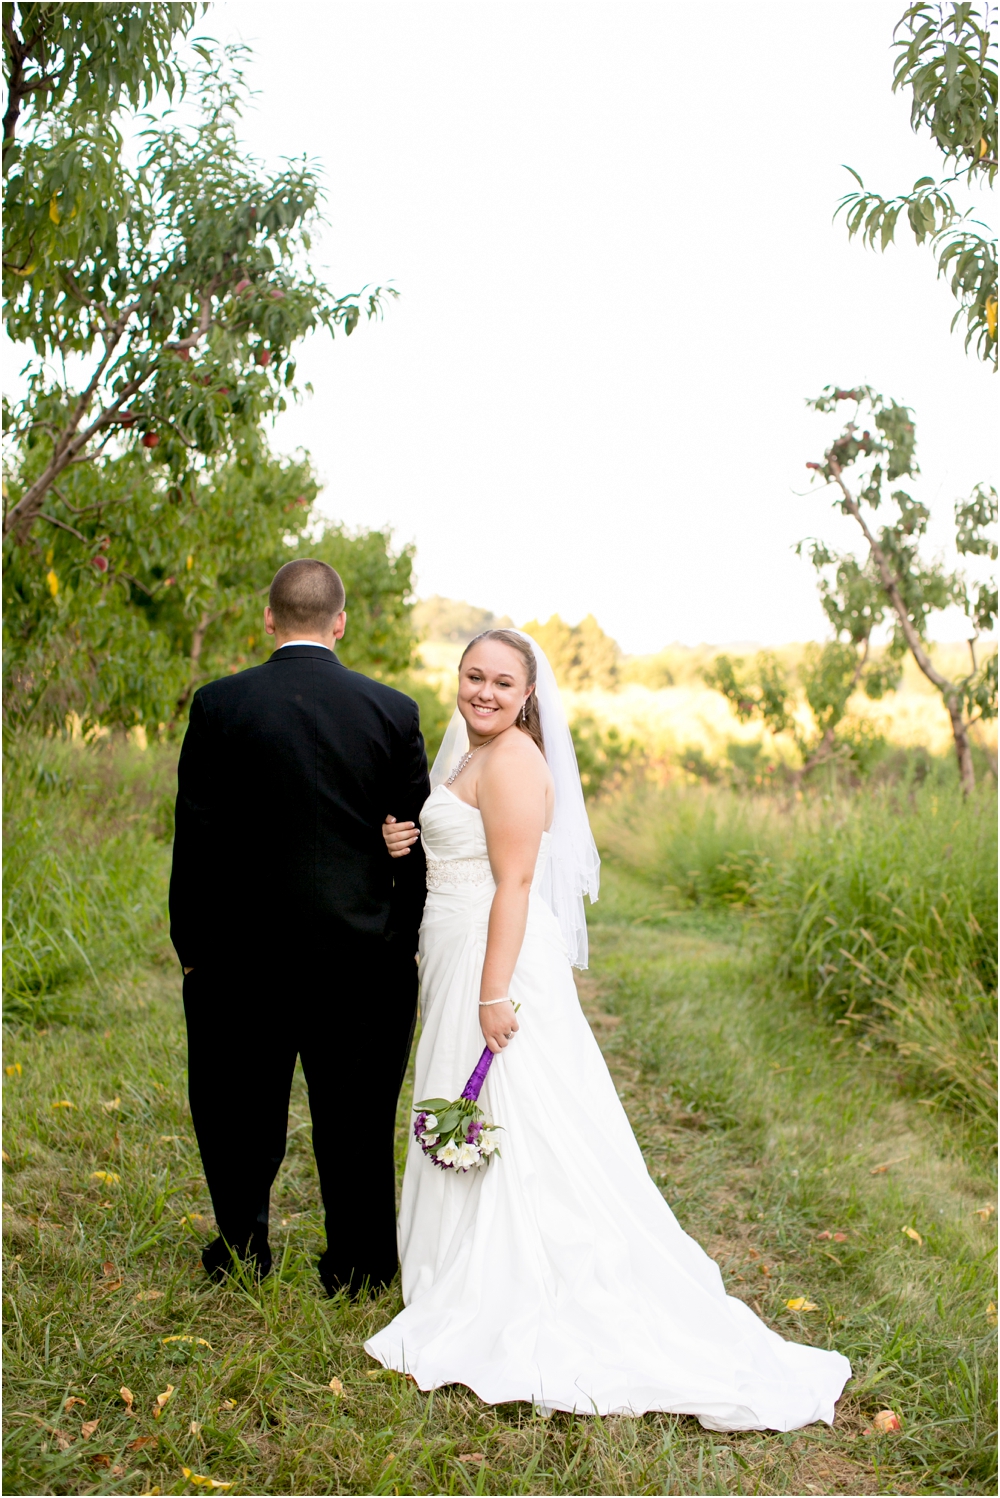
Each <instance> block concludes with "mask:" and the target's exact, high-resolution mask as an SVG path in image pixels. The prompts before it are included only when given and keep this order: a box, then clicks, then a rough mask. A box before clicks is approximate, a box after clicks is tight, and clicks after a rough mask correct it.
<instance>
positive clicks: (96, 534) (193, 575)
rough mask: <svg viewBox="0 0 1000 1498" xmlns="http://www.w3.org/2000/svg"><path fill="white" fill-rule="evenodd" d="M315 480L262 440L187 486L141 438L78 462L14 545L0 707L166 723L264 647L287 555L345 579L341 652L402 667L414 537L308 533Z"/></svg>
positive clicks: (31, 715)
mask: <svg viewBox="0 0 1000 1498" xmlns="http://www.w3.org/2000/svg"><path fill="white" fill-rule="evenodd" d="M317 490H318V486H317V483H316V480H315V478H314V477H313V474H312V471H311V469H310V467H309V464H308V461H307V460H305V459H303V458H300V459H295V460H289V459H283V460H278V459H274V458H271V457H269V456H268V455H267V454H266V453H260V454H258V455H257V457H256V459H255V460H253V461H251V460H250V459H249V458H243V459H240V460H237V461H235V462H232V463H229V464H227V465H224V466H222V467H221V468H219V469H217V470H215V471H214V472H213V473H212V474H211V475H210V476H203V477H199V478H198V479H197V480H196V481H193V482H192V483H191V484H190V485H189V486H187V487H186V488H183V489H182V488H180V487H179V486H176V485H171V484H168V483H167V482H166V481H165V479H164V478H163V476H162V475H160V474H158V473H155V472H154V473H153V474H152V475H151V474H150V473H149V472H148V471H147V468H146V465H145V463H144V461H143V459H142V458H141V457H139V456H138V455H137V454H135V453H134V452H132V453H125V454H123V455H122V456H121V457H119V458H116V459H108V460H106V461H105V462H104V463H103V464H102V465H101V466H100V467H96V468H95V467H93V466H91V465H89V464H86V465H81V466H80V467H77V468H74V469H72V470H71V471H70V473H69V474H68V475H67V477H66V480H65V481H64V483H63V484H61V485H59V486H58V488H57V492H56V493H55V494H54V495H53V497H52V499H50V501H49V504H48V506H47V508H46V514H48V515H50V516H51V517H52V518H53V520H57V521H58V522H59V523H58V524H53V525H52V526H51V528H49V529H48V530H47V532H46V534H45V535H44V537H42V536H38V535H33V537H32V539H31V541H30V543H29V544H28V545H27V546H20V547H13V546H10V545H8V564H7V567H6V570H5V573H4V602H5V630H6V642H7V650H6V659H5V671H6V678H5V681H6V692H5V713H6V718H7V721H8V722H9V723H12V724H14V725H18V724H27V723H31V724H33V725H35V726H36V727H39V726H41V727H52V728H61V727H62V725H63V723H64V721H65V719H66V715H67V713H70V712H73V713H76V714H77V715H78V716H79V718H80V719H81V722H82V724H83V726H84V727H85V728H86V727H89V726H91V725H93V724H104V725H105V726H123V727H130V726H132V725H133V724H136V723H138V724H142V725H143V727H144V728H146V729H149V730H152V731H156V730H157V729H158V728H159V726H160V725H162V724H171V723H173V722H174V721H175V719H177V718H178V717H179V715H181V714H182V713H183V711H184V709H185V707H186V704H187V702H188V701H189V699H190V696H191V693H192V692H193V691H194V690H195V688H196V687H197V686H198V685H199V684H200V682H202V681H205V680H208V679H210V678H212V677H215V676H219V675H222V674H224V673H225V672H227V671H230V670H236V669H239V668H240V667H242V666H246V665H253V664H255V663H258V662H260V661H262V660H265V659H266V658H267V656H268V654H269V653H270V650H271V648H272V643H273V642H272V641H271V640H270V639H269V638H268V636H267V635H266V634H265V633H264V628H263V621H262V615H263V608H264V604H265V603H266V601H267V589H268V587H269V585H270V581H271V578H272V577H273V575H274V573H275V572H276V571H277V569H278V568H279V567H280V566H282V565H283V563H285V562H287V561H289V560H291V559H292V558H293V557H295V556H306V555H309V556H319V557H320V558H321V559H322V560H324V561H327V562H329V563H330V564H331V565H332V566H335V567H336V568H337V570H338V571H339V572H340V573H341V576H342V577H343V578H344V583H345V587H346V589H347V595H348V610H349V617H348V629H347V634H346V637H345V639H344V642H343V645H342V647H341V654H342V657H343V659H344V662H345V664H346V665H349V666H352V667H354V668H355V669H358V670H363V671H366V672H368V673H370V674H372V675H376V676H394V675H398V674H399V673H401V672H405V671H406V670H407V669H408V667H409V664H410V659H411V655H412V650H413V631H412V627H411V624H410V611H411V597H410V590H411V580H412V568H413V554H412V550H411V549H410V548H403V550H402V551H401V552H399V553H398V554H394V553H393V552H392V550H391V545H390V538H389V536H388V535H387V534H385V533H383V532H381V531H370V532H368V531H362V532H358V533H356V534H354V533H349V532H347V531H345V530H344V529H343V528H342V527H339V526H327V527H326V528H325V530H323V531H321V532H320V534H319V535H318V536H317V537H315V538H314V539H310V538H309V536H308V534H307V528H310V527H311V523H312V522H311V511H312V506H313V502H314V499H315V497H316V494H317Z"/></svg>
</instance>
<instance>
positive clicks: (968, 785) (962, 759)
mask: <svg viewBox="0 0 1000 1498" xmlns="http://www.w3.org/2000/svg"><path fill="white" fill-rule="evenodd" d="M945 707H946V708H947V709H948V716H949V717H950V718H951V731H952V734H953V735H954V739H955V753H956V755H957V756H958V778H959V779H960V780H961V782H962V791H963V793H964V794H965V795H966V796H967V795H968V794H969V792H970V791H973V790H975V788H976V769H975V766H974V764H973V763H972V743H971V740H970V739H969V729H968V726H967V724H966V722H965V718H964V716H963V714H962V699H961V698H960V697H959V696H958V695H957V693H956V694H953V695H952V696H950V697H946V698H945Z"/></svg>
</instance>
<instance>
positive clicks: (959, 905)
mask: <svg viewBox="0 0 1000 1498" xmlns="http://www.w3.org/2000/svg"><path fill="white" fill-rule="evenodd" d="M594 822H595V829H596V832H597V835H598V841H599V843H600V845H601V848H602V851H603V852H604V854H605V856H608V857H610V858H612V859H615V860H617V861H618V862H620V863H622V864H624V865H625V866H627V867H630V868H631V869H633V870H634V871H635V872H637V873H639V874H641V875H642V876H643V877H644V878H645V879H647V880H649V881H650V882H652V883H653V884H654V885H656V886H657V887H658V888H659V890H660V891H661V892H662V895H663V899H664V902H665V903H666V904H675V905H676V904H679V905H730V906H741V907H744V908H746V909H748V910H750V911H752V912H753V913H754V915H755V918H756V921H757V925H758V929H759V930H760V931H761V932H762V934H763V936H764V939H765V940H764V948H763V950H764V952H765V953H766V959H767V961H768V962H769V963H770V965H771V968H772V970H773V972H774V973H775V975H776V977H778V978H780V979H782V980H784V981H785V982H786V983H790V984H791V985H792V986H793V987H794V988H795V989H797V990H798V991H799V992H801V993H804V994H806V995H808V996H809V997H810V998H811V999H813V1000H814V1001H816V1003H817V1004H818V1005H819V1006H820V1007H821V1009H822V1011H823V1012H825V1013H826V1014H827V1015H828V1017H829V1019H830V1020H831V1022H832V1023H834V1024H837V1025H839V1026H841V1027H843V1028H844V1029H845V1030H846V1031H848V1032H851V1031H857V1032H859V1033H862V1032H863V1034H864V1035H865V1036H866V1037H867V1041H868V1042H870V1041H871V1040H872V1039H878V1040H881V1041H883V1042H885V1043H888V1044H891V1045H892V1046H894V1047H895V1048H896V1050H897V1052H898V1054H899V1057H900V1060H901V1062H902V1064H903V1066H904V1067H905V1068H906V1070H907V1071H908V1072H909V1073H911V1074H912V1076H913V1078H914V1080H915V1081H919V1082H920V1085H922V1086H924V1087H925V1088H928V1087H929V1088H930V1090H931V1095H932V1098H937V1099H939V1100H944V1099H950V1100H951V1101H952V1102H955V1103H958V1104H960V1105H961V1106H962V1107H963V1108H966V1109H971V1110H972V1111H973V1112H974V1113H977V1114H979V1115H981V1116H982V1117H983V1118H986V1117H992V1116H993V1115H994V1113H995V1108H996V1102H997V1087H996V1074H997V1072H996V1065H997V1047H996V989H997V970H996V952H997V904H996V890H997V840H996V792H995V789H993V788H983V789H980V790H979V791H978V792H977V793H976V795H975V796H972V797H969V798H968V799H965V798H963V797H962V795H961V793H960V791H959V788H958V786H957V785H956V784H954V783H953V782H951V781H949V780H948V779H945V778H944V777H942V776H935V777H932V778H928V779H927V780H925V781H924V782H923V783H922V784H916V783H910V784H909V785H905V784H904V785H899V784H896V785H893V784H881V785H869V786H865V787H862V788H860V789H857V790H855V791H853V792H840V793H837V794H829V795H818V796H814V797H811V798H807V799H802V800H799V799H795V798H788V797H781V796H750V795H744V796H740V795H738V794H736V793H734V792H732V791H728V790H723V789H721V788H716V787H707V788H704V787H703V788H696V787H687V786H682V785H677V784H671V785H667V786H663V787H658V786H652V785H649V784H639V785H636V786H633V787H632V788H631V789H630V790H628V791H626V792H624V793H622V794H621V795H620V796H618V797H616V798H613V799H610V800H608V801H607V802H605V803H603V804H602V805H601V806H599V807H598V808H597V810H596V813H595V816H594Z"/></svg>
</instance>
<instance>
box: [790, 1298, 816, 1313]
mask: <svg viewBox="0 0 1000 1498" xmlns="http://www.w3.org/2000/svg"><path fill="white" fill-rule="evenodd" d="M785 1305H786V1306H787V1307H788V1309H789V1310H790V1311H818V1310H819V1306H818V1305H817V1304H816V1302H815V1301H814V1300H806V1298H805V1296H804V1295H796V1297H795V1299H794V1300H786V1301H785Z"/></svg>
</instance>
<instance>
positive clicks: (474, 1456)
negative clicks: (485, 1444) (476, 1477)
mask: <svg viewBox="0 0 1000 1498" xmlns="http://www.w3.org/2000/svg"><path fill="white" fill-rule="evenodd" d="M485 1460H486V1458H485V1456H484V1455H483V1453H482V1452H481V1451H467V1452H466V1453H465V1455H464V1456H460V1457H459V1461H460V1462H484V1461H485Z"/></svg>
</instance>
